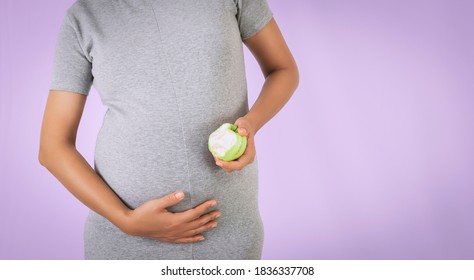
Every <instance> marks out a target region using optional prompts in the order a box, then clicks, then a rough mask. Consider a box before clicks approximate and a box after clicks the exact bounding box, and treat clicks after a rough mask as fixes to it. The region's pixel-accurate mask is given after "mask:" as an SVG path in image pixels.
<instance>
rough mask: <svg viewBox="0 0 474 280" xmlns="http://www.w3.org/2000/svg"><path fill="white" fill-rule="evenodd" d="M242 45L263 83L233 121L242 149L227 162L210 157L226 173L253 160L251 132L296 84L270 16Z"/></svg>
mask: <svg viewBox="0 0 474 280" xmlns="http://www.w3.org/2000/svg"><path fill="white" fill-rule="evenodd" d="M244 44H245V45H246V46H247V48H248V49H249V50H250V52H251V53H252V54H253V55H254V57H255V59H256V60H257V61H258V64H259V65H260V69H261V70H262V73H263V75H264V76H265V83H264V84H263V87H262V90H261V92H260V95H259V96H258V98H257V100H256V101H255V103H254V104H253V106H252V108H251V109H250V110H249V112H248V113H247V114H246V115H245V116H242V117H240V118H238V119H237V120H236V121H235V122H234V124H235V125H236V126H237V127H238V128H239V129H238V133H239V134H240V135H242V136H247V148H246V149H245V152H244V153H243V154H242V156H241V157H239V158H238V159H236V160H233V161H228V162H226V161H223V160H220V159H218V158H217V157H214V160H215V161H216V164H217V165H218V166H220V167H221V168H222V169H224V170H225V171H227V172H233V171H240V170H242V169H243V168H244V167H245V166H246V165H248V164H251V163H253V161H254V159H255V155H256V149H255V139H254V137H255V135H256V134H257V132H258V131H259V130H260V129H261V128H262V127H263V126H264V125H265V124H266V123H267V122H268V121H269V120H270V119H272V118H273V117H274V116H275V115H276V114H277V113H278V112H279V111H280V110H281V108H283V106H284V105H285V104H286V103H287V102H288V100H289V99H290V98H291V96H292V95H293V93H294V91H295V90H296V88H297V87H298V84H299V72H298V67H297V65H296V62H295V60H294V58H293V56H292V54H291V52H290V50H289V48H288V46H287V45H286V42H285V39H284V38H283V35H282V34H281V31H280V29H279V28H278V25H277V23H276V21H275V19H271V20H270V22H269V23H268V24H267V25H266V26H265V27H264V28H262V29H261V30H260V31H259V32H258V33H257V34H255V35H254V36H252V37H250V38H249V39H247V40H245V41H244Z"/></svg>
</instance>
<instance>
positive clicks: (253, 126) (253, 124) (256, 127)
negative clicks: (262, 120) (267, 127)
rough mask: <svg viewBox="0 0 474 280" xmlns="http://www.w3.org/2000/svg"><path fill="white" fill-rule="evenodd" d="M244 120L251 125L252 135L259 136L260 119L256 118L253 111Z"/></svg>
mask: <svg viewBox="0 0 474 280" xmlns="http://www.w3.org/2000/svg"><path fill="white" fill-rule="evenodd" d="M244 118H245V119H246V120H247V121H248V122H249V123H250V125H251V129H252V134H253V135H255V134H257V132H258V130H259V129H260V125H259V122H258V119H257V118H256V116H255V114H254V113H253V112H252V111H249V112H248V113H247V114H246V115H245V116H244Z"/></svg>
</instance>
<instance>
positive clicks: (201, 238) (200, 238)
mask: <svg viewBox="0 0 474 280" xmlns="http://www.w3.org/2000/svg"><path fill="white" fill-rule="evenodd" d="M204 239H206V238H204V237H199V239H198V240H204Z"/></svg>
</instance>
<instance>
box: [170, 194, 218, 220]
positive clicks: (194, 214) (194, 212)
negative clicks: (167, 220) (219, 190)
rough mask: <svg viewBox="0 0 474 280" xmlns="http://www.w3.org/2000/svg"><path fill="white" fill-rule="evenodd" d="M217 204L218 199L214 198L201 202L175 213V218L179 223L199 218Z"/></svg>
mask: <svg viewBox="0 0 474 280" xmlns="http://www.w3.org/2000/svg"><path fill="white" fill-rule="evenodd" d="M216 204H217V201H216V200H214V199H211V200H208V201H206V202H203V203H201V204H199V205H198V206H196V207H194V208H192V209H189V210H186V211H184V212H179V213H175V219H176V220H177V222H179V223H187V222H190V221H192V220H195V219H197V218H199V217H200V216H201V215H202V214H204V213H205V212H206V211H207V210H209V209H210V208H212V207H213V206H215V205H216Z"/></svg>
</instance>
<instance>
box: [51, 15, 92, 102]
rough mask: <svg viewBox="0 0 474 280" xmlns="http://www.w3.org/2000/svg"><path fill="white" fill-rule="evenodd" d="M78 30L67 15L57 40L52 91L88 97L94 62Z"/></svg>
mask: <svg viewBox="0 0 474 280" xmlns="http://www.w3.org/2000/svg"><path fill="white" fill-rule="evenodd" d="M76 30H77V29H76V28H75V27H74V25H73V24H72V23H71V21H70V19H69V15H68V14H67V13H66V14H65V16H64V18H63V21H62V23H61V26H60V28H59V33H58V35H57V39H56V46H55V50H54V61H53V68H52V76H51V81H50V89H53V90H66V91H71V92H75V93H79V94H83V95H88V94H89V90H90V88H91V86H92V81H93V76H92V62H91V61H90V60H89V59H88V57H87V56H86V55H85V53H84V50H83V48H82V46H81V44H80V41H79V39H78V35H77V31H76Z"/></svg>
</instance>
